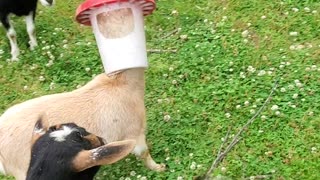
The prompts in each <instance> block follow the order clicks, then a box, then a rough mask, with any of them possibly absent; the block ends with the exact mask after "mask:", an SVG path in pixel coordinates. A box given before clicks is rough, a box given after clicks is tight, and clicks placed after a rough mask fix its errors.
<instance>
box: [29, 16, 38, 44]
mask: <svg viewBox="0 0 320 180" xmlns="http://www.w3.org/2000/svg"><path fill="white" fill-rule="evenodd" d="M26 24H27V32H28V35H29V38H30V41H29V44H30V49H31V50H33V49H34V47H36V46H37V45H38V43H37V39H36V36H35V26H34V21H33V12H30V14H29V15H28V16H26Z"/></svg>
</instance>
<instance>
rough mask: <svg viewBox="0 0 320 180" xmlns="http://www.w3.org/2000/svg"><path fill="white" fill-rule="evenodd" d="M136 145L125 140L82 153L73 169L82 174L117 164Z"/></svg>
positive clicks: (73, 163) (75, 160)
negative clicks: (88, 170)
mask: <svg viewBox="0 0 320 180" xmlns="http://www.w3.org/2000/svg"><path fill="white" fill-rule="evenodd" d="M135 145H136V141H135V140H124V141H116V142H112V143H109V144H106V145H104V146H100V147H98V148H95V149H92V150H87V151H85V150H84V151H81V152H79V153H78V154H77V156H76V157H75V158H74V159H73V161H72V165H73V168H74V170H75V171H76V172H81V171H83V170H86V169H88V168H91V167H93V166H101V165H107V164H112V163H115V162H117V161H119V160H121V159H122V158H124V157H126V156H127V155H128V154H129V153H130V152H132V150H133V148H134V147H135Z"/></svg>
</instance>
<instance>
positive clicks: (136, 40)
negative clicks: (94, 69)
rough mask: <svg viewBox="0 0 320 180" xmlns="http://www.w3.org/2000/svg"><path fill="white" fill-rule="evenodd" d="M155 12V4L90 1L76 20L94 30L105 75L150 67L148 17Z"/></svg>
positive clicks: (148, 0) (129, 0)
mask: <svg viewBox="0 0 320 180" xmlns="http://www.w3.org/2000/svg"><path fill="white" fill-rule="evenodd" d="M154 9H155V2H154V0H87V1H85V2H84V3H82V4H81V5H80V6H79V7H78V9H77V12H76V20H77V21H78V22H79V23H81V24H84V25H87V26H92V28H93V32H94V35H95V38H96V41H97V45H98V49H99V53H100V56H101V59H102V62H103V66H104V69H105V72H106V73H107V74H113V73H115V72H118V71H121V70H125V69H130V68H138V67H143V68H147V67H148V61H147V50H146V40H145V33H144V17H143V16H146V15H149V14H151V13H152V12H153V10H154Z"/></svg>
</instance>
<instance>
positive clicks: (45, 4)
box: [40, 0, 55, 7]
mask: <svg viewBox="0 0 320 180" xmlns="http://www.w3.org/2000/svg"><path fill="white" fill-rule="evenodd" d="M40 3H41V4H42V5H43V6H47V7H48V6H52V5H54V3H55V1H52V4H49V3H48V2H47V1H46V0H40Z"/></svg>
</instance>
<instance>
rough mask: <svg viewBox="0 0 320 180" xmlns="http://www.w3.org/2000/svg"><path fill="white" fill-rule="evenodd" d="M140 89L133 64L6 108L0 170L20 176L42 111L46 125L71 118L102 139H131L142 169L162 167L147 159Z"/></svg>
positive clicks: (140, 72)
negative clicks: (132, 67) (109, 73)
mask: <svg viewBox="0 0 320 180" xmlns="http://www.w3.org/2000/svg"><path fill="white" fill-rule="evenodd" d="M144 89H145V80H144V69H143V68H134V69H128V70H125V71H123V72H121V73H118V74H115V75H112V76H107V75H106V74H105V73H103V74H100V75H98V76H97V77H95V78H94V79H93V80H92V81H90V82H89V83H88V84H86V85H85V86H83V87H81V88H79V89H77V90H74V91H72V92H66V93H60V94H53V95H46V96H42V97H39V98H35V99H31V100H28V101H26V102H23V103H21V104H17V105H15V106H13V107H11V108H9V109H8V110H7V111H6V112H5V113H4V114H3V115H2V116H1V117H0V171H2V172H4V173H5V174H10V175H13V176H15V177H16V178H17V180H25V177H26V172H27V169H28V164H29V161H30V150H31V143H30V141H31V138H32V132H33V126H34V124H35V123H36V122H37V120H38V119H39V117H40V116H42V115H43V116H44V118H45V119H46V120H47V121H48V122H49V125H53V124H61V123H67V122H73V123H76V124H77V125H79V126H82V127H84V128H86V129H87V130H88V131H90V132H92V133H94V134H96V135H98V136H100V137H102V138H104V139H105V140H106V141H107V142H114V141H119V140H125V139H135V140H136V142H137V145H136V147H135V149H134V150H133V153H134V154H135V155H137V156H138V157H140V158H141V159H142V160H143V162H144V163H145V165H146V166H147V167H148V168H150V169H152V170H156V171H163V170H164V169H165V165H164V164H157V163H156V162H155V161H154V160H153V159H152V157H151V156H150V153H149V151H148V147H147V145H146V137H145V130H146V116H145V105H144Z"/></svg>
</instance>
